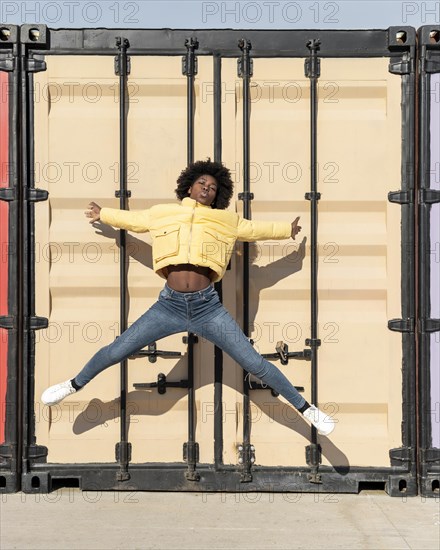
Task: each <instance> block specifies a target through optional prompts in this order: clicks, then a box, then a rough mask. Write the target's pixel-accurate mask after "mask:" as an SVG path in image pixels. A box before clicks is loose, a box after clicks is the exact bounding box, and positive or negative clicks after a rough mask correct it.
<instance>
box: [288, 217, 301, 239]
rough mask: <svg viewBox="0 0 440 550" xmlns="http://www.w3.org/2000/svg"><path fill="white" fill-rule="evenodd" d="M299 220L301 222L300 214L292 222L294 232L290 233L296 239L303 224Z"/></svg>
mask: <svg viewBox="0 0 440 550" xmlns="http://www.w3.org/2000/svg"><path fill="white" fill-rule="evenodd" d="M298 222H299V216H298V217H297V218H295V219H294V220H293V222H292V233H291V234H290V236H291V237H292V239H293V240H295V237H296V236H297V235H298V233H299V232H300V231H301V226H300V225H298Z"/></svg>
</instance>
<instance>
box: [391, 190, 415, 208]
mask: <svg viewBox="0 0 440 550" xmlns="http://www.w3.org/2000/svg"><path fill="white" fill-rule="evenodd" d="M388 200H389V202H394V203H396V204H412V203H413V202H414V191H413V190H412V189H411V190H410V191H390V192H389V193H388Z"/></svg>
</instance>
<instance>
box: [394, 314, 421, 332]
mask: <svg viewBox="0 0 440 550" xmlns="http://www.w3.org/2000/svg"><path fill="white" fill-rule="evenodd" d="M415 326H416V323H415V319H414V318H413V317H411V318H408V319H390V320H389V321H388V328H389V330H392V331H394V332H414V330H415Z"/></svg>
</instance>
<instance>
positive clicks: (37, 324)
mask: <svg viewBox="0 0 440 550" xmlns="http://www.w3.org/2000/svg"><path fill="white" fill-rule="evenodd" d="M28 319H29V330H41V329H43V328H47V327H48V326H49V319H47V318H46V317H29V318H28Z"/></svg>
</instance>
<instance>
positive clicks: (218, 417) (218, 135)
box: [213, 54, 223, 468]
mask: <svg viewBox="0 0 440 550" xmlns="http://www.w3.org/2000/svg"><path fill="white" fill-rule="evenodd" d="M213 64H214V161H215V162H221V160H222V58H221V57H220V55H218V54H214V56H213ZM214 286H215V289H216V291H217V293H218V296H219V298H220V301H221V302H223V286H222V282H221V281H219V282H218V283H215V285H214ZM222 403H223V351H222V350H221V348H219V347H217V346H215V347H214V464H215V467H216V468H220V467H221V466H222V465H223V404H222Z"/></svg>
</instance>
